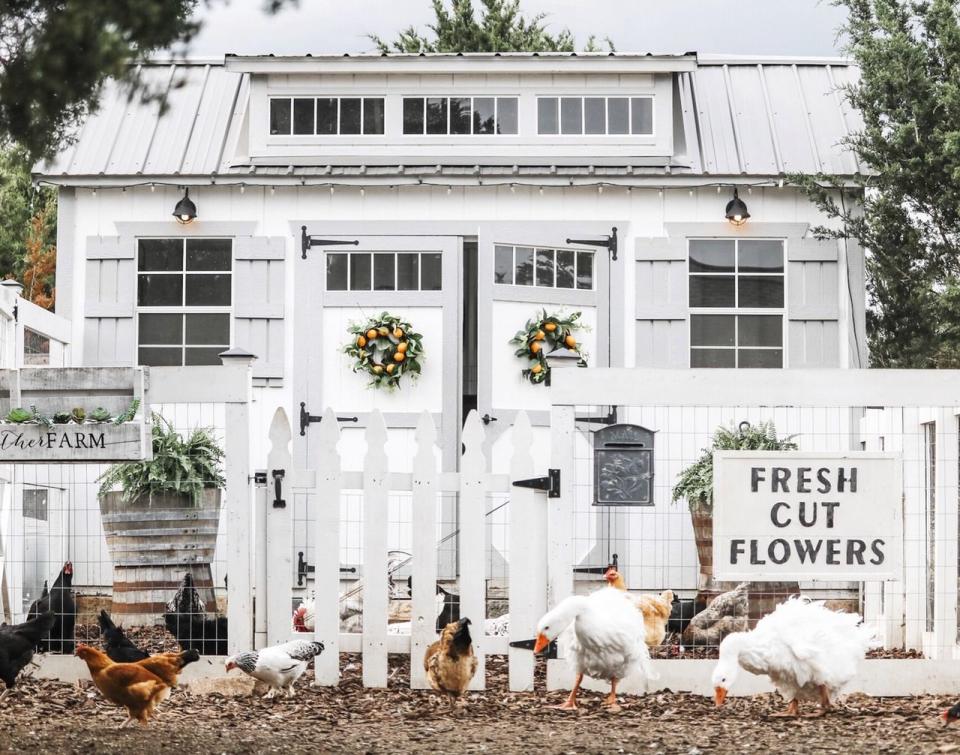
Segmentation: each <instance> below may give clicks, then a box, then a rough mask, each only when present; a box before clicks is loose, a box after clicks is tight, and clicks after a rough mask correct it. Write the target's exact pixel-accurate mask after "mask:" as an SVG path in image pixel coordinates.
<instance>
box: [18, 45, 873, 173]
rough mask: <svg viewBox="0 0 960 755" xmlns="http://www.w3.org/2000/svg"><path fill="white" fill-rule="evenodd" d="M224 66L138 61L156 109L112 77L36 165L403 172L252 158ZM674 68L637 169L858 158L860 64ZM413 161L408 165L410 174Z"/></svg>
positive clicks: (705, 61) (43, 169)
mask: <svg viewBox="0 0 960 755" xmlns="http://www.w3.org/2000/svg"><path fill="white" fill-rule="evenodd" d="M341 57H342V56H341ZM369 57H371V58H376V59H381V58H384V57H386V58H390V59H394V58H397V57H410V58H419V57H421V56H417V55H413V56H379V55H377V56H369ZM438 57H439V56H438ZM442 57H447V56H442ZM462 57H470V56H462ZM483 57H485V58H491V57H494V56H483ZM514 57H518V58H520V57H523V58H532V57H534V56H533V55H523V56H522V55H516V56H514ZM554 57H558V58H561V57H562V58H564V59H567V58H570V57H574V56H567V55H564V56H554ZM576 57H578V58H582V57H584V56H583V55H582V54H580V55H578V56H576ZM601 57H608V56H607V54H603V55H602V56H601ZM618 57H630V56H618ZM636 57H638V58H643V57H645V56H636ZM678 57H679V58H681V59H683V60H686V59H687V56H678ZM267 59H268V58H258V60H267ZM298 60H300V58H298ZM230 67H231V66H230V65H229V64H228V65H226V66H225V65H224V64H223V63H222V62H213V61H206V62H193V61H178V62H165V63H151V64H146V65H144V67H143V70H142V75H143V77H144V78H145V79H146V80H147V81H149V82H150V83H151V84H154V85H158V86H159V87H161V88H163V89H165V91H166V92H167V102H166V108H165V110H164V112H163V113H162V114H161V112H160V107H159V105H158V103H156V102H153V103H143V102H141V101H140V99H139V98H138V97H131V96H130V94H129V93H128V92H127V91H126V90H125V89H124V88H123V87H122V86H120V85H118V84H116V83H114V82H109V83H108V84H107V86H106V87H105V90H104V92H103V96H102V100H101V105H100V109H99V110H98V111H97V112H96V113H95V114H93V115H91V116H90V117H88V118H87V119H86V121H85V122H84V123H83V125H82V127H81V128H80V130H79V132H78V134H77V136H76V139H75V141H74V142H73V144H72V145H71V146H69V147H67V148H66V149H64V150H63V151H62V152H61V153H60V154H59V155H58V156H57V157H56V158H55V159H54V160H53V161H52V162H51V163H49V164H47V165H42V166H38V168H37V171H36V173H37V175H38V177H40V178H41V179H44V180H47V181H51V182H54V183H57V182H64V183H77V182H78V179H85V180H86V181H87V182H89V183H96V182H101V181H108V180H114V181H119V180H120V179H123V180H127V181H129V182H131V183H134V182H136V180H138V179H139V180H144V181H146V180H151V179H155V180H157V181H163V180H164V179H169V178H173V179H181V180H182V182H183V183H192V182H203V183H209V182H210V180H211V177H219V178H225V177H227V176H234V177H243V180H244V181H245V182H246V183H249V184H253V183H258V182H262V181H258V176H262V179H263V180H267V179H268V178H270V177H275V176H278V175H282V176H284V177H287V178H290V179H292V178H295V177H298V178H300V179H302V180H305V179H307V178H311V179H312V180H319V179H324V178H325V179H329V178H330V177H331V176H334V175H336V176H350V175H354V176H362V175H368V174H371V173H375V174H377V175H380V176H386V175H398V174H402V173H404V168H403V166H384V165H378V166H377V167H376V170H375V171H374V170H373V168H372V166H371V168H370V170H369V171H368V169H367V168H366V167H363V166H359V165H357V166H341V167H339V168H337V169H336V170H334V169H333V168H324V167H321V168H318V167H317V166H316V164H315V162H316V161H314V164H313V165H297V164H294V165H291V166H284V167H282V168H281V169H278V168H277V166H275V165H273V166H263V165H253V164H251V162H250V161H249V159H247V158H241V157H238V155H241V154H245V152H246V149H245V145H243V144H242V143H241V138H245V135H246V129H245V120H246V109H247V101H248V97H249V90H250V77H251V75H255V74H250V73H245V72H240V71H234V70H230ZM672 75H673V76H674V82H675V85H674V92H675V99H676V103H675V107H674V112H675V124H674V132H675V143H676V145H677V146H676V152H677V154H675V155H674V157H673V158H672V159H670V160H659V159H658V160H657V161H654V164H651V163H650V160H649V159H648V160H646V161H641V160H637V159H629V158H627V157H625V159H624V161H623V162H624V163H628V162H632V163H633V164H634V165H635V166H637V171H636V173H638V174H639V173H644V174H648V175H649V174H659V175H663V176H666V175H668V174H669V175H672V176H684V175H685V176H717V177H720V176H726V177H732V176H745V177H749V176H762V177H770V176H780V175H783V174H786V173H792V172H800V173H816V172H820V171H823V172H827V173H833V174H838V175H852V174H853V173H855V172H857V170H858V167H859V166H858V165H857V162H856V159H855V157H854V156H853V155H852V154H851V153H850V152H848V151H846V150H844V149H843V148H842V147H841V144H840V143H841V141H842V140H843V139H844V137H846V136H847V135H849V134H850V133H851V132H852V131H855V130H857V129H858V128H860V126H861V120H860V118H859V114H858V113H856V112H853V111H851V109H850V108H849V106H848V105H847V103H846V102H845V100H844V97H843V95H842V93H841V91H840V87H842V86H843V85H844V84H847V83H849V82H850V81H851V80H853V79H854V78H855V77H856V69H855V68H853V67H852V66H850V65H848V64H846V63H845V62H844V61H842V60H824V61H819V60H811V59H804V60H799V61H789V60H781V59H762V60H758V59H710V58H701V59H700V60H699V62H698V65H697V66H696V68H695V69H694V70H678V71H676V72H674V73H673V74H672ZM458 162H462V160H459V161H453V160H452V161H451V163H453V164H451V165H450V166H447V165H442V166H438V170H434V169H433V166H429V168H428V170H431V171H433V172H434V173H447V172H451V173H454V174H463V173H464V168H463V166H458V165H456V163H458ZM499 162H501V163H502V162H503V161H502V160H501V161H499ZM538 162H543V161H542V160H540V161H538ZM592 162H594V161H592V160H591V159H590V157H589V154H587V155H585V157H584V159H583V161H582V164H581V165H579V166H570V165H569V160H568V161H567V163H568V164H567V165H561V164H559V163H558V164H557V166H549V165H537V166H530V165H525V166H523V168H522V169H523V171H525V172H530V173H534V174H544V173H549V174H550V175H556V174H557V173H558V171H559V173H560V174H561V175H568V174H585V173H587V172H588V171H589V174H590V175H593V174H594V169H593V168H589V169H588V168H587V166H588V164H590V163H592ZM597 162H604V163H607V164H609V163H610V162H611V161H610V160H609V159H608V160H604V161H597ZM409 170H410V168H409V167H408V169H407V172H408V173H409ZM473 172H474V175H478V174H487V173H491V174H494V175H503V174H504V173H505V172H509V168H508V169H506V171H505V170H504V168H503V167H502V166H499V165H481V166H478V167H477V168H476V169H475V170H474V171H473ZM596 172H598V173H600V174H604V173H608V174H611V173H612V174H617V175H623V176H630V175H634V170H633V169H632V168H628V167H627V166H626V165H624V166H620V167H607V168H602V167H601V166H600V165H599V164H598V165H597V168H596Z"/></svg>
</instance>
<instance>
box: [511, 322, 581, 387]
mask: <svg viewBox="0 0 960 755" xmlns="http://www.w3.org/2000/svg"><path fill="white" fill-rule="evenodd" d="M580 315H581V313H580V312H574V313H572V314H570V315H566V316H562V315H557V314H548V313H547V310H545V309H544V310H543V311H542V312H541V313H540V315H539V316H538V317H536V318H534V319H532V320H527V324H526V325H525V326H524V328H523V330H518V331H517V334H516V335H515V336H514V337H513V338H511V339H510V343H512V344H514V345H516V346H518V348H517V350H516V351H515V352H514V354H515V355H516V356H518V357H521V358H523V359H527V360H529V366H528V367H526V368H525V369H524V370H523V376H524V377H525V378H527V379H528V380H529V381H530V382H531V383H534V384H536V383H542V382H544V381H545V380H546V379H547V376H548V375H549V374H550V364H549V363H548V362H547V356H548V355H549V354H550V353H551V352H553V351H556V350H557V349H569V350H570V351H572V352H574V353H575V354H579V356H580V361H581V363H583V364H586V359H587V355H586V353H584V352H583V351H582V350H581V348H580V344H579V343H578V342H577V339H576V337H575V336H574V335H573V333H574V331H578V330H585V327H584V326H583V325H581V324H580Z"/></svg>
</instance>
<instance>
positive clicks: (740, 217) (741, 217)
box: [726, 189, 750, 225]
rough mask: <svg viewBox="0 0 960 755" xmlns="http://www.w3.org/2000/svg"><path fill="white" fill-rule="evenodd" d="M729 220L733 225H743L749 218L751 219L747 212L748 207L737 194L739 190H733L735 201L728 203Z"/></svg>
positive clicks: (727, 213) (727, 214)
mask: <svg viewBox="0 0 960 755" xmlns="http://www.w3.org/2000/svg"><path fill="white" fill-rule="evenodd" d="M726 216H727V220H729V221H730V222H731V223H733V225H743V224H744V223H746V222H747V218H749V217H750V213H749V212H747V205H746V202H744V201H743V200H742V199H740V195H739V194H738V193H737V190H736V189H734V190H733V199H731V200H730V201H729V202H727V211H726Z"/></svg>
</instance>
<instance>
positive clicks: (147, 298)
mask: <svg viewBox="0 0 960 755" xmlns="http://www.w3.org/2000/svg"><path fill="white" fill-rule="evenodd" d="M137 304H138V305H139V306H141V307H179V306H181V305H182V304H183V276H182V275H175V274H173V275H171V274H166V275H163V274H160V275H151V274H149V273H146V274H141V275H139V276H137Z"/></svg>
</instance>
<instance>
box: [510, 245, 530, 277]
mask: <svg viewBox="0 0 960 755" xmlns="http://www.w3.org/2000/svg"><path fill="white" fill-rule="evenodd" d="M514 251H515V254H516V262H515V265H514V272H515V275H514V279H513V282H514V283H515V284H516V285H518V286H532V285H533V249H531V248H530V247H529V246H518V247H516V249H515V250H514Z"/></svg>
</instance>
